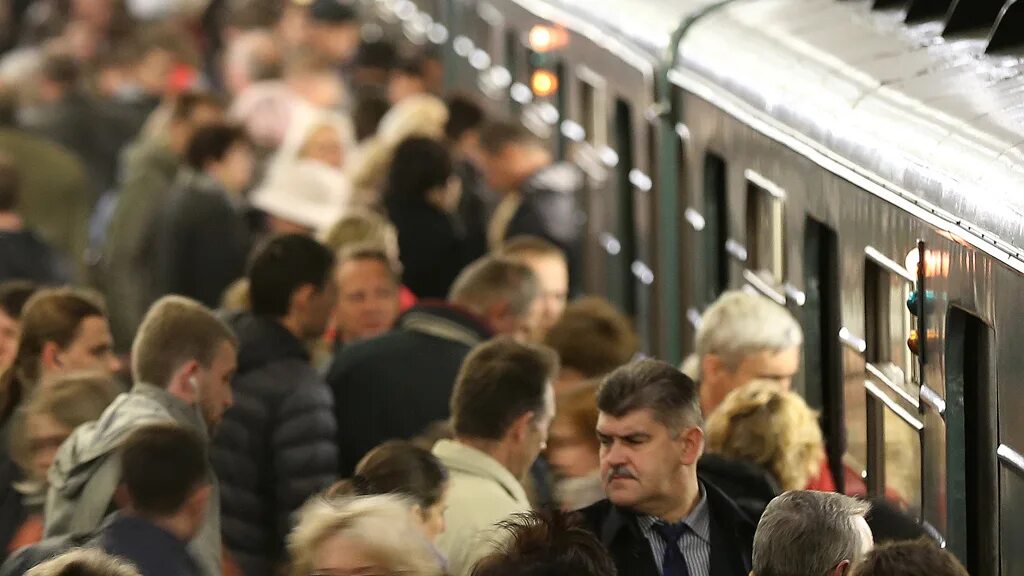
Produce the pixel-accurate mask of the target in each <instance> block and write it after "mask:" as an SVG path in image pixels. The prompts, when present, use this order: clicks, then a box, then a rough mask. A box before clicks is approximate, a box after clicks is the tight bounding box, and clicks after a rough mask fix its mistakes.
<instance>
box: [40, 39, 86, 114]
mask: <svg viewBox="0 0 1024 576" xmlns="http://www.w3.org/2000/svg"><path fill="white" fill-rule="evenodd" d="M81 77H82V70H81V66H80V64H79V63H78V62H76V61H75V59H74V58H72V57H71V56H69V55H67V54H62V53H60V52H59V51H53V52H51V53H49V54H47V55H46V56H45V57H44V58H43V65H42V69H41V70H40V74H39V97H40V98H41V99H42V100H43V102H46V103H53V102H58V101H60V100H61V99H63V98H64V97H65V96H66V95H67V94H69V93H71V92H74V91H75V90H76V89H78V87H79V82H81Z"/></svg>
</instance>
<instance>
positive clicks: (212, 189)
mask: <svg viewBox="0 0 1024 576" xmlns="http://www.w3.org/2000/svg"><path fill="white" fill-rule="evenodd" d="M157 234H158V238H157V248H156V251H155V255H156V261H157V281H156V282H157V285H156V293H155V294H153V295H152V296H153V299H154V300H155V299H156V298H159V297H160V296H163V295H165V294H181V295H183V296H188V297H190V298H194V299H196V300H198V301H200V302H202V303H203V304H205V305H206V306H208V307H210V308H217V306H218V305H219V304H220V300H221V296H222V295H223V294H224V289H225V288H227V287H228V286H230V285H231V283H232V282H234V281H235V280H237V279H238V278H239V277H241V276H242V274H243V272H244V271H245V261H246V258H247V257H248V254H249V229H248V224H247V222H246V218H245V214H244V211H243V210H242V209H241V208H240V207H237V206H235V205H233V204H232V201H231V200H230V199H229V198H228V193H227V192H225V191H224V190H223V189H222V188H221V187H220V185H218V184H217V183H216V182H214V181H213V179H212V178H210V177H208V176H206V175H204V174H199V173H195V172H191V171H187V172H183V173H182V174H181V175H180V177H179V180H178V183H177V184H176V186H175V191H174V192H173V197H172V198H171V201H170V203H169V204H168V206H167V207H166V209H165V210H164V211H163V212H162V213H161V215H160V217H159V221H158V223H157Z"/></svg>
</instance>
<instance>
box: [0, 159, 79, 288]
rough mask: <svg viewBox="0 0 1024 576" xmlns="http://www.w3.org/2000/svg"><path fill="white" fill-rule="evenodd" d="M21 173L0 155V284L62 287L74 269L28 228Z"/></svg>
mask: <svg viewBox="0 0 1024 576" xmlns="http://www.w3.org/2000/svg"><path fill="white" fill-rule="evenodd" d="M20 200H21V174H20V173H19V172H18V168H17V167H16V166H15V165H14V163H13V162H12V161H11V160H10V159H9V158H7V157H6V156H4V155H3V153H0V282H4V281H7V280H31V281H33V282H38V283H40V284H60V283H62V282H67V281H69V280H70V279H71V270H70V267H69V266H68V265H67V263H66V262H63V261H61V260H60V259H59V258H58V257H57V254H56V252H54V250H53V248H51V247H50V245H49V244H47V243H46V242H44V241H43V240H42V238H40V237H39V235H38V234H36V232H35V230H33V229H32V228H30V227H27V226H25V223H24V221H23V220H22V218H21V214H20V212H19V210H18V204H19V202H20Z"/></svg>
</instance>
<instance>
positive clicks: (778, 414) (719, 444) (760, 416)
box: [706, 380, 825, 490]
mask: <svg viewBox="0 0 1024 576" xmlns="http://www.w3.org/2000/svg"><path fill="white" fill-rule="evenodd" d="M706 428H707V438H708V452H710V453H713V454H720V455H722V456H725V457H726V458H730V459H733V460H742V461H747V462H753V463H755V464H758V465H759V466H761V467H763V468H764V469H765V470H767V471H768V472H769V473H771V474H772V476H774V477H775V479H776V480H777V481H778V483H779V486H780V487H781V488H782V490H802V489H804V488H806V487H807V484H808V483H809V482H810V481H811V479H813V478H814V477H815V476H816V475H817V474H818V473H819V471H820V470H821V462H822V460H824V458H825V448H824V441H823V440H822V438H821V428H819V426H818V416H817V414H815V412H814V411H813V410H811V409H810V408H809V407H808V406H807V403H806V402H804V399H803V398H801V397H800V396H799V395H798V394H797V393H795V392H790V391H788V390H782V389H781V388H779V386H778V384H775V383H774V382H771V381H766V380H752V381H750V382H748V383H746V384H744V385H743V386H741V387H739V388H737V389H735V390H733V391H732V392H730V393H729V395H728V396H726V397H725V400H724V401H723V402H722V403H721V404H719V405H718V408H717V409H716V410H715V411H714V412H712V413H711V416H709V417H708V422H707V426H706Z"/></svg>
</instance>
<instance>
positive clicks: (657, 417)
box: [582, 360, 754, 576]
mask: <svg viewBox="0 0 1024 576" xmlns="http://www.w3.org/2000/svg"><path fill="white" fill-rule="evenodd" d="M597 406H598V409H599V410H600V414H599V416H598V421H597V436H598V440H600V443H601V452H600V457H601V475H602V478H603V480H604V488H605V493H606V494H607V496H608V498H607V499H606V500H602V501H601V502H598V503H597V504H594V505H592V506H590V507H588V508H585V509H583V510H582V514H583V515H584V517H585V518H586V521H587V524H588V525H589V528H590V529H591V530H592V531H593V532H594V533H595V534H596V535H597V536H598V537H599V538H600V539H601V542H602V543H603V544H604V545H605V547H607V548H608V550H609V552H611V555H612V558H613V559H614V560H615V565H616V567H617V568H618V573H619V574H629V575H630V576H745V575H746V574H748V573H749V572H750V568H751V546H752V542H753V537H754V524H753V523H752V522H751V521H750V520H749V519H748V518H747V517H746V516H744V515H743V513H742V512H740V511H739V509H738V508H737V507H736V505H735V504H734V503H733V501H732V500H730V499H729V498H728V497H727V496H726V495H725V494H724V493H722V492H721V491H720V490H718V489H717V488H715V487H714V486H713V485H711V484H710V483H707V482H705V481H703V480H701V481H698V479H697V460H698V459H699V458H700V456H701V453H702V452H703V451H704V432H703V430H702V429H701V425H702V423H703V419H702V416H701V411H700V400H699V396H698V394H697V386H696V385H695V384H694V382H693V380H690V379H689V378H688V377H686V376H685V375H683V374H682V373H681V372H679V371H678V370H676V369H675V368H673V367H672V366H670V365H668V364H666V363H664V362H660V361H657V360H642V361H640V362H636V363H633V364H629V365H627V366H623V367H622V368H619V369H618V370H616V371H615V372H612V373H611V374H610V375H609V376H608V377H607V378H606V379H605V380H604V383H603V384H602V385H601V389H600V391H599V392H598V397H597Z"/></svg>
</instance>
